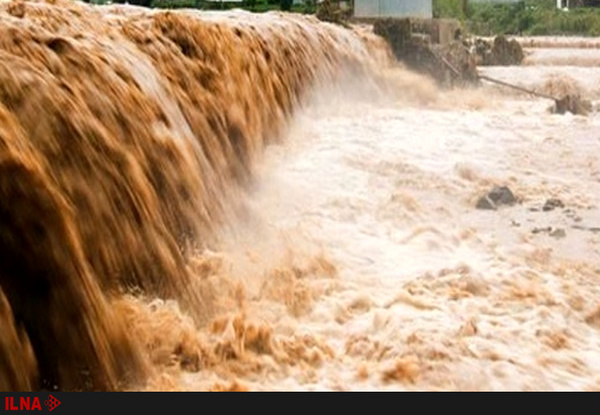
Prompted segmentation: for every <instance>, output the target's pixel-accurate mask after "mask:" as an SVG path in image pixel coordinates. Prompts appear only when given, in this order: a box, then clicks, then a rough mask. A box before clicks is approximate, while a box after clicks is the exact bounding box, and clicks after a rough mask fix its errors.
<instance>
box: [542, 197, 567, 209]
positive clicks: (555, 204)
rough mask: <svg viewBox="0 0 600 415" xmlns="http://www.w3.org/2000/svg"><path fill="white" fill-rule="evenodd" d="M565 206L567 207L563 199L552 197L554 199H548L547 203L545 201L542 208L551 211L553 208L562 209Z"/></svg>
mask: <svg viewBox="0 0 600 415" xmlns="http://www.w3.org/2000/svg"><path fill="white" fill-rule="evenodd" d="M564 207H565V204H564V203H563V202H562V200H560V199H554V198H552V199H548V200H546V203H544V206H543V207H542V210H543V211H544V212H549V211H551V210H554V209H562V208H564Z"/></svg>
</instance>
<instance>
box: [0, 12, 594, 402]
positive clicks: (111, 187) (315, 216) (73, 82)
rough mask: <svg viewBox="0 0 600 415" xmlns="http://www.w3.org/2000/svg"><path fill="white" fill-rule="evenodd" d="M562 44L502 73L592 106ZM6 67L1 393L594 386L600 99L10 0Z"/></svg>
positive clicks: (159, 19)
mask: <svg viewBox="0 0 600 415" xmlns="http://www.w3.org/2000/svg"><path fill="white" fill-rule="evenodd" d="M526 41H529V40H524V42H526ZM553 41H556V42H562V43H560V45H561V47H564V45H563V43H565V40H564V39H544V42H543V43H540V44H539V45H537V44H533V43H532V44H531V45H530V46H532V47H533V46H535V48H534V49H531V54H530V55H529V56H530V57H531V56H538V58H536V59H538V60H535V61H531V62H530V64H529V65H527V66H524V67H518V68H517V67H510V68H493V67H492V68H486V69H485V73H486V74H487V75H489V76H494V77H499V78H502V79H505V80H508V81H511V82H516V83H519V84H520V85H522V86H525V87H530V88H533V89H537V90H539V91H544V92H545V93H548V94H563V93H567V92H568V93H572V92H578V93H580V94H582V95H583V96H585V97H587V98H590V99H598V86H599V85H600V71H598V70H596V69H594V67H593V66H589V65H581V66H579V65H578V63H577V62H580V60H577V59H579V58H574V59H575V60H573V61H569V62H570V65H569V67H568V68H566V67H563V66H561V65H557V64H556V63H557V62H558V60H557V59H556V56H557V55H560V56H564V54H562V52H561V50H560V49H559V48H552V44H553V43H552V42H553ZM529 42H531V41H529ZM573 42H574V41H573ZM524 44H525V45H527V43H524ZM574 44H577V43H574ZM569 45H570V44H569ZM569 47H570V46H569ZM540 48H544V51H545V52H543V53H539V51H540V50H541V49H540ZM551 50H554V54H553V52H552V51H551ZM536 53H537V55H536ZM544 53H545V54H546V55H544ZM569 53H570V54H572V55H573V56H580V57H581V56H582V57H585V56H587V55H586V53H587V51H585V50H584V49H581V55H579V54H578V53H577V51H574V52H569ZM0 56H1V57H2V59H0V194H1V195H2V198H1V199H0V200H1V201H0V229H1V231H0V237H1V239H0V244H1V245H2V250H1V251H2V252H3V253H2V258H1V261H0V263H2V266H1V267H0V287H1V289H2V290H1V292H3V295H2V294H1V292H0V332H1V333H2V336H0V389H6V390H14V389H30V388H32V389H39V387H40V385H41V386H43V387H47V386H48V385H52V384H57V385H58V386H59V387H60V388H61V389H68V390H72V389H74V390H81V389H103V390H104V389H120V390H282V389H284V390H288V389H291V390H371V389H377V390H380V389H391V390H410V389H419V390H439V389H442V390H444V389H450V390H454V389H459V390H490V389H491V390H532V389H536V390H537V389H550V390H555V389H579V390H581V389H597V388H598V386H599V385H600V384H599V381H600V379H599V378H598V375H597V373H598V368H599V366H600V360H599V359H598V357H597V356H598V355H599V354H598V348H599V345H600V343H599V342H598V338H599V337H598V327H599V326H598V324H599V323H598V321H599V318H598V310H599V307H600V302H599V300H598V299H599V298H600V297H599V294H600V291H599V289H598V288H597V287H596V285H597V284H595V282H596V281H597V279H598V276H599V275H600V269H598V265H597V264H598V263H600V261H599V259H600V248H599V246H600V245H599V244H598V242H599V241H598V238H599V237H600V234H599V232H598V231H597V229H598V227H600V213H599V212H598V206H599V202H600V200H599V196H597V195H599V194H600V192H599V190H600V184H599V183H600V175H599V174H600V173H599V172H600V170H599V166H598V161H597V157H596V156H595V155H596V154H599V150H600V148H599V147H600V138H599V137H600V136H598V134H597V131H598V123H599V120H598V118H597V115H596V113H595V112H593V113H592V114H591V115H590V116H589V117H581V116H572V115H565V116H561V115H554V114H551V113H550V111H549V107H550V106H551V105H552V102H551V101H549V100H543V99H537V98H533V97H531V96H527V95H522V94H515V93H513V92H512V91H510V90H508V91H507V90H502V89H499V88H497V87H495V86H490V85H483V86H482V87H481V88H479V89H465V90H450V91H448V90H443V91H442V90H439V89H438V88H437V87H436V86H435V84H434V82H433V81H432V80H429V79H427V78H425V77H424V76H422V75H419V74H415V73H411V72H408V71H406V70H404V69H402V68H400V67H398V66H397V65H393V64H391V62H390V59H389V56H390V55H389V53H388V50H387V48H386V47H385V45H384V44H383V42H382V41H381V40H380V39H377V38H376V37H375V36H373V35H372V34H370V33H369V31H368V29H366V28H362V27H360V28H353V29H352V30H347V29H344V28H341V27H336V26H333V25H329V24H324V23H320V22H317V21H316V20H314V19H312V18H308V17H302V16H295V15H284V14H279V13H268V14H264V15H253V14H250V13H245V12H241V11H233V12H228V13H200V12H194V11H183V12H158V11H147V10H142V9H139V8H134V7H127V6H118V7H117V6H111V7H90V6H86V5H83V4H79V3H67V2H56V3H53V4H50V3H43V2H25V3H21V2H19V3H8V4H1V5H0ZM569 56H571V55H569ZM494 185H508V186H509V187H510V188H511V189H512V190H513V192H514V193H515V195H516V196H517V198H518V199H519V203H518V204H517V205H515V206H513V207H506V208H502V209H499V210H497V211H482V210H477V209H475V204H476V201H477V199H478V198H479V197H480V196H481V195H483V194H485V193H486V192H487V191H489V190H490V189H491V187H492V186H494ZM550 198H556V199H560V200H561V201H562V202H563V204H564V208H557V209H554V210H551V211H544V210H543V209H542V207H543V205H544V204H545V202H546V200H547V199H550ZM34 287H35V288H34ZM5 333H6V334H5Z"/></svg>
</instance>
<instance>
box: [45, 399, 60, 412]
mask: <svg viewBox="0 0 600 415" xmlns="http://www.w3.org/2000/svg"><path fill="white" fill-rule="evenodd" d="M44 405H46V407H47V408H48V411H50V412H52V410H53V409H54V408H56V407H57V406H58V405H60V401H59V400H58V399H56V398H55V397H54V396H52V395H48V399H46V400H45V401H44Z"/></svg>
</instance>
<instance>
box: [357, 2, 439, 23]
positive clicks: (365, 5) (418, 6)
mask: <svg viewBox="0 0 600 415" xmlns="http://www.w3.org/2000/svg"><path fill="white" fill-rule="evenodd" d="M431 3H432V0H354V16H355V17H366V18H373V17H422V18H428V19H430V18H432V17H433V8H432V6H431Z"/></svg>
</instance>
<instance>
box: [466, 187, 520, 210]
mask: <svg viewBox="0 0 600 415" xmlns="http://www.w3.org/2000/svg"><path fill="white" fill-rule="evenodd" d="M515 203H517V198H516V197H515V195H514V194H513V192H512V191H511V190H510V189H509V188H508V187H506V186H495V187H494V188H493V189H492V190H490V192H489V193H488V194H487V195H485V196H482V197H481V198H479V200H478V201H477V205H475V207H476V208H477V209H488V210H496V209H498V207H500V206H502V205H507V206H512V205H514V204H515Z"/></svg>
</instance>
